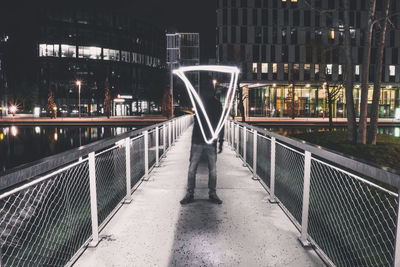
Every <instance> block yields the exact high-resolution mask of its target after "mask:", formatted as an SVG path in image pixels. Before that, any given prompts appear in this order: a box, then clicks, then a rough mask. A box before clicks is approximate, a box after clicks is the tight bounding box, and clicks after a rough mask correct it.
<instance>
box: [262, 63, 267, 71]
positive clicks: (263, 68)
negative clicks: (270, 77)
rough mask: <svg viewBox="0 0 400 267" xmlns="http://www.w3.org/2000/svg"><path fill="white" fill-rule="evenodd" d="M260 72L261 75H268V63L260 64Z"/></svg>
mask: <svg viewBox="0 0 400 267" xmlns="http://www.w3.org/2000/svg"><path fill="white" fill-rule="evenodd" d="M261 72H262V73H268V63H262V64H261Z"/></svg>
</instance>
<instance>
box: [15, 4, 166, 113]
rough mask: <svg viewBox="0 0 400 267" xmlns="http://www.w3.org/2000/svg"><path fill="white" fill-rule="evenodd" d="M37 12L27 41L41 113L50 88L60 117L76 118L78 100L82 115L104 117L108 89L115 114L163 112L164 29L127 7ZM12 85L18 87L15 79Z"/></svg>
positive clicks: (39, 9)
mask: <svg viewBox="0 0 400 267" xmlns="http://www.w3.org/2000/svg"><path fill="white" fill-rule="evenodd" d="M35 12H36V13H33V14H37V17H35V19H34V20H33V21H32V23H33V24H34V26H30V29H33V31H34V34H33V35H32V38H30V39H29V40H28V41H29V43H30V44H29V47H31V48H32V50H33V54H34V55H33V56H32V59H31V60H30V61H29V64H31V66H30V67H29V70H33V71H32V72H33V74H32V75H30V76H31V77H28V78H27V79H30V80H31V81H30V82H31V83H33V84H34V86H35V88H38V90H39V92H38V95H39V97H38V101H37V102H38V103H36V104H35V105H39V106H40V108H41V110H42V113H45V110H46V105H47V101H48V94H49V92H52V93H53V95H54V101H55V104H56V106H57V113H58V115H59V116H77V115H78V114H77V113H78V110H79V109H78V103H79V98H80V103H81V106H80V107H81V108H80V110H81V113H82V116H95V115H104V99H105V92H106V88H107V89H108V90H107V91H108V92H109V95H110V98H111V105H112V115H115V116H129V115H140V114H143V113H154V112H155V113H158V112H161V99H162V93H163V90H164V88H165V79H166V78H167V76H166V75H167V70H166V65H165V33H164V30H162V29H160V28H158V27H155V26H153V25H151V24H149V23H145V22H142V21H139V20H137V19H135V17H132V15H130V14H129V12H127V11H126V12H124V11H114V10H113V11H111V10H107V9H105V8H104V9H99V8H97V9H93V8H84V7H82V8H71V7H65V8H59V7H39V8H38V10H35ZM28 36H29V35H28ZM18 38H20V39H21V40H22V39H23V37H20V36H16V37H15V39H18ZM25 39H26V38H25ZM15 55H16V56H15V57H14V59H12V60H11V61H12V62H17V60H16V59H15V58H16V57H18V53H17V52H16V53H15ZM9 58H13V56H9ZM17 67H18V66H14V70H13V73H17V72H18V70H17V69H16V68H17ZM77 81H80V84H81V86H80V91H79V86H78V83H77ZM11 86H12V88H10V89H11V90H14V89H13V88H18V87H19V85H18V81H17V78H16V77H13V82H12V85H11Z"/></svg>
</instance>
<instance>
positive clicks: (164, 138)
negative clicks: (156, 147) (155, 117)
mask: <svg viewBox="0 0 400 267" xmlns="http://www.w3.org/2000/svg"><path fill="white" fill-rule="evenodd" d="M162 144H163V156H164V157H166V154H165V150H166V149H167V125H166V124H164V125H163V143H162Z"/></svg>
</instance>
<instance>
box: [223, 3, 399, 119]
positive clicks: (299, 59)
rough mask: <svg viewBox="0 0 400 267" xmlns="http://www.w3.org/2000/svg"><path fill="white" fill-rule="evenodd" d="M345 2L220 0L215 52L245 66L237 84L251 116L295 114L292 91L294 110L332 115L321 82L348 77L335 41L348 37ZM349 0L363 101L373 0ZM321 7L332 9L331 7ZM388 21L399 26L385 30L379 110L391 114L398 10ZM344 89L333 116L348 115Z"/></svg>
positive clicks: (395, 6) (395, 100)
mask: <svg viewBox="0 0 400 267" xmlns="http://www.w3.org/2000/svg"><path fill="white" fill-rule="evenodd" d="M343 2H344V1H343V0H309V1H307V2H306V1H304V0H218V1H217V60H218V62H219V63H220V64H222V65H230V64H231V65H237V66H240V67H241V73H242V75H241V79H240V86H241V87H242V88H243V93H244V105H245V114H246V117H290V116H291V114H290V113H291V112H293V111H291V110H292V107H291V105H292V104H291V100H292V99H294V102H295V105H294V106H295V111H294V112H295V116H296V117H298V116H302V117H322V116H327V110H328V107H327V104H326V97H327V94H326V90H324V87H323V86H324V83H325V82H326V85H327V86H329V88H331V89H333V88H336V87H338V86H341V85H342V84H343V83H344V79H345V77H344V71H345V70H344V62H345V61H344V57H343V55H344V53H343V52H341V51H340V49H332V48H334V47H340V46H341V45H342V44H343V42H344V22H343V21H344V7H343ZM349 2H350V5H351V7H350V9H351V11H350V26H351V29H350V34H351V43H352V51H353V64H354V65H355V70H354V82H355V83H354V85H355V88H354V101H355V104H356V105H359V101H360V94H361V92H360V81H361V72H362V63H363V48H364V47H363V46H364V38H365V36H366V35H365V32H364V27H365V25H367V17H368V1H364V0H351V1H349ZM307 3H309V4H307ZM383 3H384V1H377V5H378V6H377V13H378V14H381V13H382V10H383ZM319 10H332V12H329V14H327V12H325V13H321V12H319ZM399 11H400V4H399V2H398V1H391V13H396V12H397V13H398V12H399ZM391 21H392V23H393V25H396V26H395V27H390V28H388V33H387V36H386V44H385V57H384V61H383V79H382V85H381V86H382V91H381V100H380V107H379V114H380V117H394V116H395V113H396V110H397V109H399V108H400V103H399V102H400V101H399V100H400V95H399V87H400V64H399V63H400V55H399V54H400V53H399V50H400V30H399V29H400V17H399V16H393V17H392V18H391ZM374 39H376V38H374ZM317 44H320V45H319V47H318V45H317ZM377 45H378V44H377V42H376V41H374V42H373V46H372V52H371V71H370V89H369V91H370V92H369V94H368V104H369V106H370V105H371V103H372V87H373V80H374V70H375V63H376V62H375V61H376V58H375V55H376V51H377ZM293 86H294V90H292V87H293ZM344 90H345V89H342V90H340V93H339V94H338V97H337V99H336V100H335V101H334V105H333V116H334V117H345V116H346V108H345V105H346V102H345V101H346V100H345V97H344V95H345V93H344ZM293 91H294V96H292V94H293ZM247 96H248V97H247ZM324 111H325V112H324Z"/></svg>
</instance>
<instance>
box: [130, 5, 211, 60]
mask: <svg viewBox="0 0 400 267" xmlns="http://www.w3.org/2000/svg"><path fill="white" fill-rule="evenodd" d="M132 2H134V3H133V4H131V8H132V9H134V10H135V12H139V13H137V16H138V17H142V18H144V19H146V20H148V21H153V22H154V23H155V24H158V25H160V26H161V27H163V28H170V27H172V28H175V29H176V30H177V31H179V32H199V33H200V43H201V52H200V53H201V58H202V63H208V58H215V28H216V14H215V11H216V8H215V7H216V0H139V1H137V0H135V1H132Z"/></svg>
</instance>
